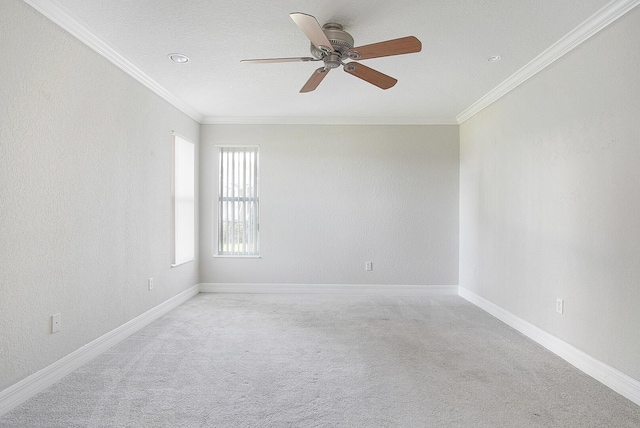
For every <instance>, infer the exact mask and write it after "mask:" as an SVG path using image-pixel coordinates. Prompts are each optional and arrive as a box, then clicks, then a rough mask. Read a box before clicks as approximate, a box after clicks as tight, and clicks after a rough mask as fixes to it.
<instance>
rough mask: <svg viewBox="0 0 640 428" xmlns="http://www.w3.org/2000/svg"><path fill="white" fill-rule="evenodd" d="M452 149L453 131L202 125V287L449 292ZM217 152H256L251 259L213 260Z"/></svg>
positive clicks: (453, 228) (454, 247) (453, 268)
mask: <svg viewBox="0 0 640 428" xmlns="http://www.w3.org/2000/svg"><path fill="white" fill-rule="evenodd" d="M458 140H459V135H458V126H322V125H316V126H302V125H283V126H279V125H253V126H240V125H208V126H203V127H202V139H201V157H200V169H201V182H200V184H201V216H200V218H201V255H202V257H201V278H200V279H201V282H205V283H206V282H209V283H254V284H255V283H271V284H408V285H416V284H418V285H457V284H458V188H459V184H458V179H459V169H458V165H459V159H458V154H459V143H458ZM216 144H219V145H234V144H236V145H237V144H240V145H242V144H247V145H253V144H259V145H260V179H261V182H260V192H261V220H260V234H261V254H262V258H261V259H238V258H235V259H229V258H214V257H213V248H214V242H215V240H216V228H215V227H214V225H215V224H216V223H215V222H216V221H217V220H216V212H215V205H216V199H215V198H216V197H217V174H218V170H217V168H218V165H217V156H218V153H217V148H216V147H215V145H216ZM366 261H372V262H373V267H374V269H373V271H371V272H365V270H364V267H365V262H366Z"/></svg>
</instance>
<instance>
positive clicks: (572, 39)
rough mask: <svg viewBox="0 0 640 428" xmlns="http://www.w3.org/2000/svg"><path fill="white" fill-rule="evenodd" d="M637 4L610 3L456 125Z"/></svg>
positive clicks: (625, 0) (626, 0) (636, 1)
mask: <svg viewBox="0 0 640 428" xmlns="http://www.w3.org/2000/svg"><path fill="white" fill-rule="evenodd" d="M638 4H640V0H613V1H611V2H609V3H608V4H607V5H605V6H604V7H603V8H602V9H600V10H599V11H598V12H596V13H594V14H593V15H592V16H591V17H590V18H588V19H587V20H586V21H584V22H583V23H582V24H580V25H578V26H577V27H576V28H574V29H573V30H572V31H570V32H569V33H568V34H567V35H565V36H564V37H563V38H561V39H560V40H558V41H557V42H556V43H554V44H553V45H551V46H550V47H549V48H548V49H547V50H545V51H544V52H542V53H541V54H540V55H538V56H537V57H535V58H534V59H533V60H531V61H530V62H529V63H528V64H527V65H525V66H524V67H522V68H521V69H520V70H518V71H516V72H515V73H514V74H512V75H511V76H510V77H509V78H508V79H507V80H505V81H504V82H502V83H501V84H499V85H498V86H496V87H495V88H494V89H492V90H491V91H490V92H489V93H487V94H486V95H485V96H483V97H482V98H480V99H479V100H478V101H476V102H475V103H473V104H471V105H470V106H469V107H467V108H466V109H465V110H464V111H463V112H461V113H460V114H459V115H458V116H456V119H457V123H459V124H462V123H463V122H465V121H466V120H467V119H469V118H471V117H472V116H473V115H475V114H476V113H478V112H480V111H481V110H483V109H484V108H486V107H488V106H489V105H490V104H492V103H493V102H495V101H497V100H498V99H500V98H502V97H503V96H504V95H506V94H507V93H509V92H510V91H512V90H513V89H515V88H516V87H518V86H519V85H521V84H522V83H524V82H525V81H527V80H528V79H529V78H531V77H533V76H535V75H536V74H538V73H539V72H540V71H542V70H544V69H545V68H547V67H548V66H549V65H550V64H552V63H553V62H555V61H556V60H558V59H560V58H562V57H563V56H564V55H566V54H567V53H569V52H570V51H572V50H573V49H574V48H575V47H577V46H578V45H580V44H581V43H583V42H584V41H586V40H588V39H589V38H591V37H592V36H594V35H595V34H597V33H599V32H600V31H601V30H603V29H604V28H606V27H607V26H608V25H609V24H611V23H613V22H615V21H616V20H617V19H618V18H620V17H621V16H623V15H624V14H626V13H627V12H629V11H631V10H632V9H633V8H634V7H636V6H637V5H638Z"/></svg>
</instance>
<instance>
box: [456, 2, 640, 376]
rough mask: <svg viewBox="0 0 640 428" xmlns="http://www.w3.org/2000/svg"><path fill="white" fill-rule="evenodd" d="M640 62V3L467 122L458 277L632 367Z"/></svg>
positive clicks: (637, 344)
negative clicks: (558, 303)
mask: <svg viewBox="0 0 640 428" xmlns="http://www.w3.org/2000/svg"><path fill="white" fill-rule="evenodd" d="M639 72H640V8H636V9H635V10H633V11H631V12H630V13H628V14H627V15H626V16H624V17H622V18H621V19H620V20H619V21H617V22H616V23H614V24H613V25H612V26H611V27H609V28H607V29H605V30H604V31H603V32H601V33H600V34H598V35H597V36H595V37H593V38H591V39H590V40H588V41H587V42H586V43H584V44H583V45H581V46H579V47H578V48H576V49H575V50H574V51H573V52H571V53H570V54H569V55H567V56H565V57H563V58H562V59H561V60H559V61H558V62H556V63H554V64H553V65H551V66H550V67H549V68H547V69H546V70H544V71H543V72H541V73H540V74H538V75H536V76H535V77H533V78H532V79H530V80H528V81H527V82H525V83H524V84H523V85H522V86H520V87H518V88H517V89H516V90H514V91H512V92H511V93H509V94H508V95H506V96H505V97H504V98H502V99H501V100H499V101H498V102H496V103H495V104H493V105H491V106H490V107H489V108H487V109H485V110H483V111H482V112H481V113H479V114H477V115H476V116H474V117H473V118H471V119H470V120H468V121H467V122H465V123H464V124H462V125H461V130H460V138H461V149H460V150H461V152H460V162H461V165H460V285H461V286H462V287H464V288H466V289H468V290H470V291H472V292H474V293H476V294H478V295H480V296H481V297H484V298H485V299H487V300H489V301H491V302H493V303H495V304H497V305H498V306H500V307H502V308H504V309H506V310H507V311H509V312H511V313H513V314H514V315H516V316H518V317H520V318H522V319H524V320H526V321H528V322H530V323H532V324H534V325H536V326H538V327H540V328H542V329H543V330H545V331H547V332H549V333H551V334H552V335H555V336H557V337H559V338H560V339H562V340H564V341H566V342H568V343H570V344H572V345H574V346H575V347H576V348H578V349H580V350H582V351H584V352H586V353H587V354H589V355H591V356H593V357H595V358H597V359H598V360H600V361H603V362H605V363H606V364H609V365H611V366H613V367H614V368H617V369H619V370H621V371H622V372H624V373H626V374H628V375H629V376H631V377H634V378H635V379H640V354H639V350H640V334H639V333H638V326H640V282H639V281H640V167H639V165H640V116H639V115H640V78H639V77H638V76H639ZM557 297H560V298H564V299H565V314H564V315H558V314H556V312H555V300H556V298H557Z"/></svg>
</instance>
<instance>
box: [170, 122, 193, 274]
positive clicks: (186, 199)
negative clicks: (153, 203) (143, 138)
mask: <svg viewBox="0 0 640 428" xmlns="http://www.w3.org/2000/svg"><path fill="white" fill-rule="evenodd" d="M174 137H175V138H174V141H173V173H172V175H171V178H172V190H173V192H172V193H173V244H174V245H173V266H176V265H179V264H182V263H186V262H189V261H192V260H193V259H194V258H195V157H194V145H193V143H192V142H191V141H187V140H186V139H184V138H182V137H180V136H179V135H175V134H174Z"/></svg>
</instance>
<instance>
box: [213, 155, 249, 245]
mask: <svg viewBox="0 0 640 428" xmlns="http://www.w3.org/2000/svg"><path fill="white" fill-rule="evenodd" d="M219 150H220V158H219V162H220V164H219V167H220V168H219V171H220V176H219V182H220V187H219V192H218V251H217V254H218V255H219V256H258V255H259V239H258V231H259V222H258V213H259V210H258V208H259V207H258V202H259V199H258V147H240V146H233V147H219Z"/></svg>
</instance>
